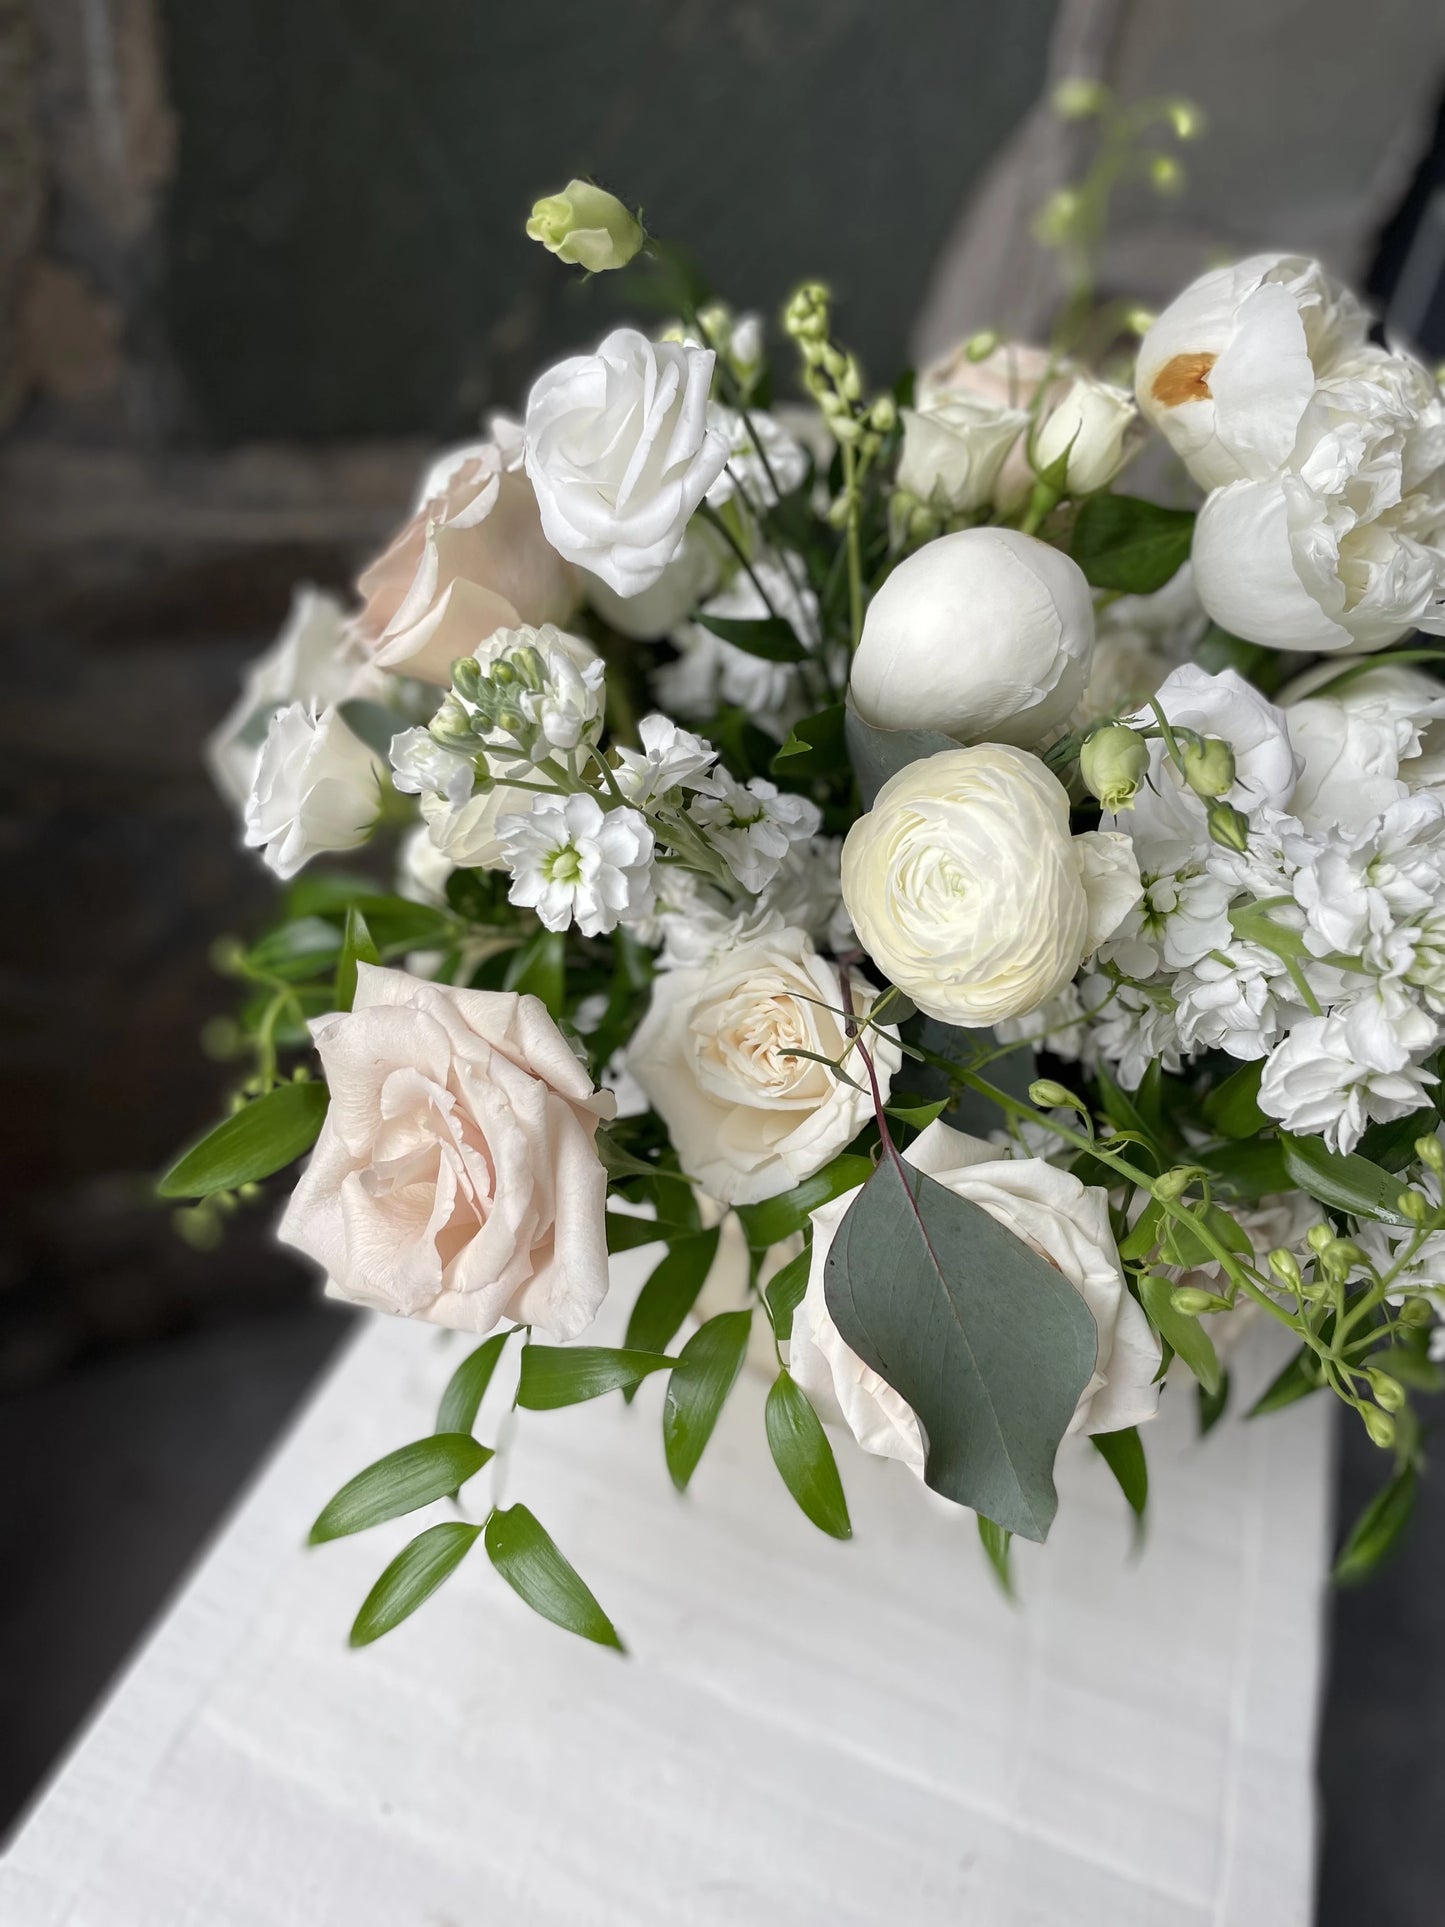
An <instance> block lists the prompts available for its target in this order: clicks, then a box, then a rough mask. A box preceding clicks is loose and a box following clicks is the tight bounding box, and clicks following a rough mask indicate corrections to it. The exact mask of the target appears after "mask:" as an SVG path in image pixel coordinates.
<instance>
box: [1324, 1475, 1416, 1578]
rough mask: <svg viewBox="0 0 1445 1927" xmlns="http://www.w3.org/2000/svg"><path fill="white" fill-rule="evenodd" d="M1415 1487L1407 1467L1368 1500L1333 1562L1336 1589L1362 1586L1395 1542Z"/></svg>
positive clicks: (1405, 1521) (1409, 1510)
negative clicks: (1338, 1587)
mask: <svg viewBox="0 0 1445 1927" xmlns="http://www.w3.org/2000/svg"><path fill="white" fill-rule="evenodd" d="M1418 1484H1419V1477H1418V1474H1417V1473H1416V1470H1415V1467H1414V1466H1413V1465H1407V1466H1406V1467H1405V1468H1404V1470H1403V1471H1401V1472H1397V1473H1396V1474H1395V1476H1394V1478H1393V1479H1391V1480H1390V1482H1389V1484H1388V1485H1387V1486H1386V1487H1385V1488H1384V1490H1383V1491H1381V1492H1377V1493H1376V1494H1375V1496H1374V1498H1373V1499H1371V1501H1370V1503H1369V1504H1368V1505H1367V1506H1366V1507H1365V1509H1364V1511H1363V1512H1362V1513H1361V1514H1360V1516H1359V1518H1358V1519H1357V1520H1356V1521H1355V1524H1354V1526H1353V1528H1352V1529H1351V1531H1350V1534H1349V1537H1348V1538H1347V1539H1346V1540H1345V1543H1344V1545H1343V1546H1341V1548H1340V1552H1339V1556H1338V1558H1337V1559H1336V1560H1335V1565H1334V1572H1333V1574H1332V1577H1333V1579H1334V1582H1335V1584H1336V1585H1337V1586H1358V1585H1360V1584H1362V1583H1363V1581H1365V1580H1366V1579H1368V1578H1370V1577H1371V1575H1372V1574H1373V1573H1374V1572H1375V1571H1376V1570H1377V1568H1378V1567H1379V1565H1380V1563H1381V1561H1382V1560H1383V1559H1384V1558H1385V1556H1386V1554H1387V1553H1389V1552H1391V1551H1392V1550H1393V1549H1394V1547H1395V1546H1396V1545H1397V1544H1398V1543H1399V1541H1400V1537H1401V1535H1402V1533H1403V1532H1404V1530H1405V1528H1406V1526H1407V1525H1408V1524H1409V1523H1410V1515H1411V1513H1412V1512H1413V1511H1414V1509H1415V1491H1416V1487H1417V1485H1418Z"/></svg>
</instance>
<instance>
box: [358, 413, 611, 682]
mask: <svg viewBox="0 0 1445 1927" xmlns="http://www.w3.org/2000/svg"><path fill="white" fill-rule="evenodd" d="M508 426H509V425H508V424H506V423H499V424H497V425H496V426H495V427H494V430H493V433H494V436H497V435H498V431H499V430H500V436H501V438H502V439H493V440H492V441H487V442H474V443H471V444H469V445H468V446H466V447H464V448H457V449H453V450H451V451H450V452H449V453H448V454H446V455H443V456H441V457H440V458H439V459H438V460H437V461H436V462H435V463H433V465H432V467H431V468H430V470H429V471H428V472H427V474H426V476H425V478H424V479H423V482H422V485H421V492H420V495H419V497H418V500H417V505H416V508H415V510H414V512H413V514H412V516H411V518H410V520H409V521H407V522H406V523H405V524H404V526H403V527H402V528H401V529H400V530H399V531H398V532H397V534H396V535H395V537H393V539H392V542H391V544H390V546H389V547H388V548H387V549H386V550H385V551H384V553H383V554H381V555H380V556H378V557H377V559H376V561H375V562H373V563H372V564H371V565H370V567H369V568H367V569H366V571H365V572H364V574H363V575H362V576H361V578H360V580H359V581H358V583H357V585H356V586H357V589H358V592H359V593H360V594H361V596H362V597H363V599H364V600H363V606H362V610H361V613H360V615H359V616H358V617H357V619H356V626H357V630H358V632H359V633H360V635H361V636H362V637H363V638H364V639H365V641H366V642H367V643H368V644H369V645H370V647H371V649H372V651H373V656H374V660H375V662H376V664H377V666H378V667H379V668H382V669H389V670H392V671H393V672H394V673H395V674H397V675H405V676H416V677H419V678H420V679H421V680H422V681H423V682H431V683H446V682H448V681H449V680H450V678H451V666H452V663H453V661H454V660H455V658H456V657H458V656H465V655H468V654H469V653H470V652H471V651H472V649H473V648H475V646H476V645H477V643H479V642H480V641H482V640H483V639H484V638H485V637H487V636H489V635H491V633H492V632H493V630H495V629H506V628H516V627H517V626H518V625H519V624H523V623H545V622H565V621H566V620H567V618H568V616H569V615H571V613H572V611H573V609H575V608H576V606H577V583H576V578H575V577H574V575H573V573H572V571H571V569H570V568H568V566H567V564H566V562H565V561H564V560H563V559H562V557H561V556H560V555H558V554H557V553H556V552H555V550H554V549H552V548H551V547H549V545H548V543H547V541H546V540H545V538H544V537H543V534H542V525H541V522H540V520H539V518H538V513H537V502H536V498H535V496H534V494H533V492H532V485H531V483H530V482H529V481H528V480H527V477H526V476H525V475H524V474H523V473H522V470H521V465H520V456H519V452H518V450H517V449H516V448H515V446H513V445H505V444H508V443H509V442H510V438H509V437H508V435H507V429H508Z"/></svg>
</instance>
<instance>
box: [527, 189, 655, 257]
mask: <svg viewBox="0 0 1445 1927" xmlns="http://www.w3.org/2000/svg"><path fill="white" fill-rule="evenodd" d="M527 233H528V236H529V237H530V238H531V239H532V240H533V241H540V242H541V243H542V246H543V247H544V248H546V249H547V250H548V252H549V253H551V254H555V255H556V256H557V259H558V260H559V261H566V262H569V263H571V264H573V265H575V266H577V267H581V268H586V269H587V270H588V272H589V273H590V274H601V273H603V272H604V270H606V269H608V268H625V267H626V266H627V263H628V262H629V261H630V260H631V259H632V257H633V255H635V254H636V252H637V250H638V249H639V248H640V247H641V246H642V243H643V242H644V241H645V240H646V238H647V236H646V235H645V234H644V232H643V228H642V223H641V222H640V221H639V220H638V218H637V216H636V215H635V214H634V213H633V212H632V210H631V209H630V208H627V207H624V205H623V204H622V202H621V201H619V200H618V198H617V196H616V195H615V194H609V193H608V192H607V190H606V188H605V187H597V186H595V185H594V184H593V183H592V182H591V181H569V182H568V183H567V185H566V187H565V188H563V190H562V192H561V193H560V194H548V195H546V196H545V197H544V198H543V199H542V200H540V201H538V203H537V205H536V206H535V207H534V208H533V209H532V216H531V219H530V220H529V221H528V222H527Z"/></svg>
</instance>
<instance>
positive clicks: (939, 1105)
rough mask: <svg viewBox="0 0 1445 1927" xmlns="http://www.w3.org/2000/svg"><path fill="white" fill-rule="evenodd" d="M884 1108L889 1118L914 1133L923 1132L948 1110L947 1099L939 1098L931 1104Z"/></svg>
mask: <svg viewBox="0 0 1445 1927" xmlns="http://www.w3.org/2000/svg"><path fill="white" fill-rule="evenodd" d="M884 1108H885V1109H886V1111H887V1112H888V1115H889V1116H890V1117H896V1118H897V1119H898V1122H899V1123H900V1124H909V1125H911V1126H912V1127H913V1129H914V1130H915V1131H923V1130H926V1129H927V1128H928V1126H929V1125H930V1124H932V1123H933V1121H934V1120H935V1118H940V1117H942V1116H943V1113H944V1112H945V1111H946V1110H947V1109H948V1099H947V1098H946V1097H940V1098H939V1099H938V1100H937V1102H936V1103H933V1104H888V1105H885V1106H884Z"/></svg>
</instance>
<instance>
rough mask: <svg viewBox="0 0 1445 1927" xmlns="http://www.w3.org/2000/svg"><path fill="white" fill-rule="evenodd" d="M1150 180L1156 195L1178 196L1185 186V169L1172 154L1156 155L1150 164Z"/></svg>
mask: <svg viewBox="0 0 1445 1927" xmlns="http://www.w3.org/2000/svg"><path fill="white" fill-rule="evenodd" d="M1149 180H1150V184H1151V185H1152V187H1153V189H1154V191H1155V193H1156V194H1177V193H1178V192H1179V190H1180V188H1182V187H1183V185H1184V169H1183V168H1182V167H1181V166H1180V165H1179V163H1178V161H1176V160H1175V158H1174V156H1173V155H1172V154H1156V155H1154V157H1153V159H1152V160H1151V161H1150V162H1149Z"/></svg>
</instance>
